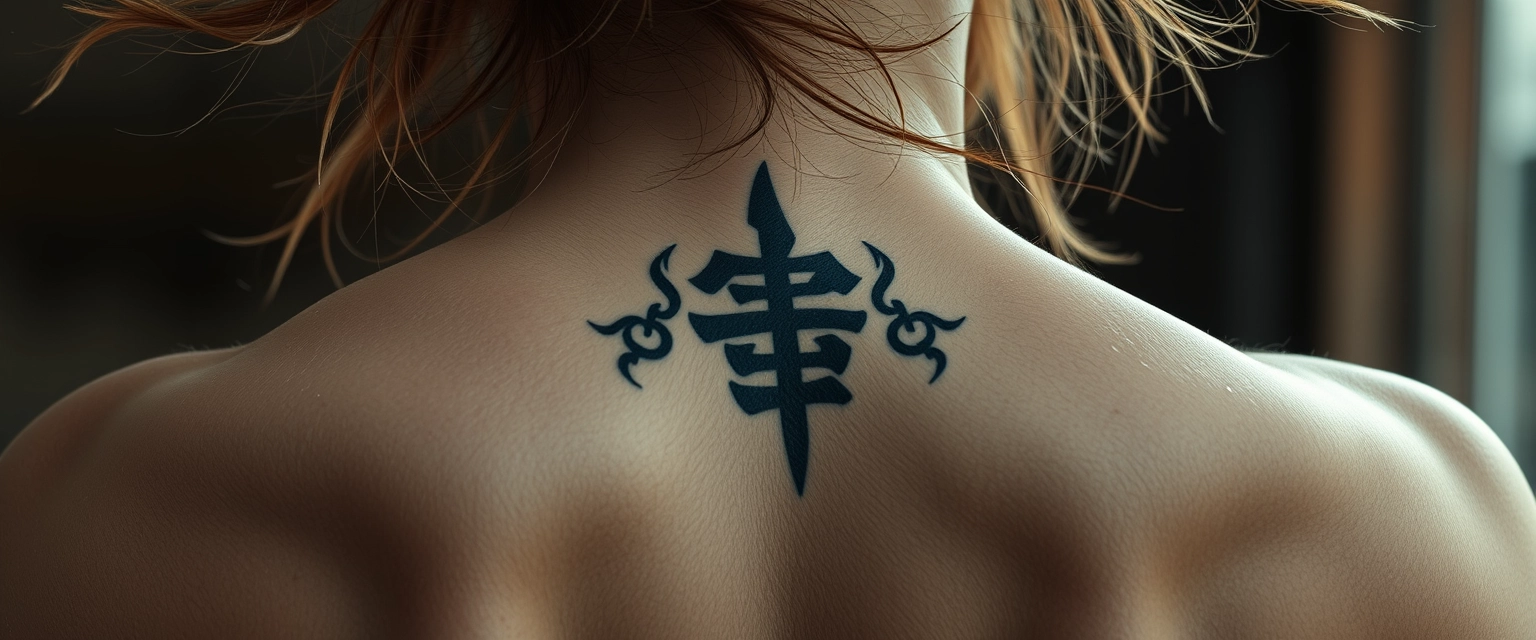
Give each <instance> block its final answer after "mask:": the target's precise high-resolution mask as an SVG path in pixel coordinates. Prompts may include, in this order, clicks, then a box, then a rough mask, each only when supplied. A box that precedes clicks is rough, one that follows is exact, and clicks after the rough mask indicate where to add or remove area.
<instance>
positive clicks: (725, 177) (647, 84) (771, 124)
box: [513, 0, 984, 234]
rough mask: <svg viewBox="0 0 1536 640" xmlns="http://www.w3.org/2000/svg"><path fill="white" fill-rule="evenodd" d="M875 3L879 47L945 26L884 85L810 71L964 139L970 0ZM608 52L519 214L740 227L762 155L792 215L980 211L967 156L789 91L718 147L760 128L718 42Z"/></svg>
mask: <svg viewBox="0 0 1536 640" xmlns="http://www.w3.org/2000/svg"><path fill="white" fill-rule="evenodd" d="M869 4H872V5H876V4H878V5H879V7H876V8H878V9H879V13H881V14H883V15H884V16H885V17H884V18H881V19H878V20H877V19H870V20H867V21H864V22H862V23H860V24H863V25H865V26H864V27H863V28H866V29H870V30H874V31H877V33H871V34H867V36H868V37H870V39H871V40H872V41H878V40H876V39H877V38H879V37H881V36H882V35H883V34H888V33H890V32H893V31H896V30H898V29H902V30H904V31H902V33H903V34H910V35H899V36H897V37H910V38H913V39H918V40H923V39H928V38H931V37H933V36H936V35H938V34H939V33H941V32H944V31H945V30H946V29H949V31H948V33H947V34H946V35H945V36H944V37H943V38H941V39H939V40H938V41H936V42H934V43H933V44H932V45H931V46H929V47H926V48H925V49H923V50H921V51H920V52H918V53H916V54H913V55H907V56H903V57H901V58H900V59H895V60H890V61H888V67H889V69H888V70H889V73H890V79H889V80H887V79H886V77H885V75H884V74H883V73H882V72H881V71H879V70H877V69H868V68H860V69H853V70H850V69H846V68H838V69H833V68H819V69H818V68H811V69H810V70H811V71H813V72H815V75H816V77H819V78H824V79H829V80H830V83H831V84H832V88H833V89H834V91H836V92H837V93H838V95H839V96H841V97H844V98H846V99H848V100H849V101H850V102H853V103H854V104H857V105H860V106H863V107H865V108H867V109H869V110H870V111H871V112H874V113H880V114H886V115H889V116H891V117H892V119H893V120H897V119H898V118H899V119H901V120H904V123H905V125H906V126H907V128H908V129H910V130H912V131H914V132H916V133H919V134H922V135H926V136H929V137H932V138H935V139H938V140H942V141H944V142H946V143H949V144H952V145H960V144H963V131H964V124H965V123H964V113H965V101H966V99H967V95H966V93H965V89H964V86H963V85H964V69H965V49H966V35H967V27H968V22H962V21H961V19H962V17H963V16H964V14H965V12H966V11H968V10H969V7H968V5H969V3H968V2H952V1H942V2H938V1H924V0H907V1H904V2H890V3H869ZM887 4H889V5H891V6H885V5H887ZM961 5H964V6H961ZM865 8H866V9H869V8H870V7H865ZM893 16H899V18H898V17H893ZM658 21H659V20H658ZM957 23H958V26H956V25H957ZM950 27H955V28H953V29H950ZM694 33H705V32H704V31H701V30H700V31H695V32H694ZM605 60H607V61H606V62H604V63H603V64H602V65H601V66H600V67H598V68H597V69H596V70H595V72H594V77H593V81H592V82H591V83H590V85H589V86H590V89H589V90H588V91H587V92H586V94H585V95H584V96H582V99H581V100H580V102H579V104H577V106H576V108H575V109H574V110H572V111H571V115H570V116H568V118H569V120H568V122H569V124H568V125H566V126H563V127H555V126H551V127H550V130H551V131H550V133H549V139H548V141H547V143H546V144H548V145H549V148H551V149H555V150H556V151H555V152H554V153H553V154H552V157H551V158H548V159H547V160H546V161H545V162H542V163H540V164H541V165H542V166H539V167H537V168H536V170H535V171H534V172H533V173H532V175H531V177H530V184H529V187H530V190H531V191H530V193H529V195H528V197H527V198H526V199H525V200H524V202H523V203H522V204H520V205H519V206H518V208H517V209H518V211H516V212H514V214H513V216H514V217H517V216H519V215H524V214H532V215H535V216H542V215H544V214H548V215H551V216H559V217H561V218H563V221H562V224H563V225H583V226H585V225H591V226H592V227H593V228H600V229H609V230H612V231H613V232H615V233H634V232H639V231H640V230H641V229H642V228H649V229H663V230H670V232H671V233H678V232H684V233H689V234H695V233H702V232H705V231H706V230H707V229H722V230H729V231H730V232H732V233H736V232H737V230H739V229H740V228H741V224H742V218H741V215H742V214H741V210H740V209H741V203H742V202H743V200H742V198H744V197H745V195H746V193H747V189H748V188H749V186H750V185H751V180H752V176H753V173H754V172H755V171H756V168H757V166H758V165H759V164H760V163H762V162H765V161H766V162H767V163H768V165H769V168H770V171H771V172H772V174H773V178H774V181H775V183H776V188H777V189H778V191H779V197H780V198H781V199H782V200H784V201H785V204H786V206H787V207H790V208H791V210H792V211H793V207H795V205H796V204H800V205H802V206H801V207H800V209H804V210H808V212H809V210H815V211H814V213H813V214H812V215H815V216H817V217H818V218H820V217H823V216H831V217H833V218H837V219H839V220H840V221H842V222H845V223H856V222H859V221H858V220H855V219H857V218H869V220H867V222H870V223H875V222H876V221H875V220H874V219H875V218H880V221H881V222H887V223H888V222H890V221H891V216H889V215H888V212H883V211H879V209H878V208H879V207H880V206H882V205H884V206H900V205H902V204H903V203H909V205H910V204H919V203H932V202H935V200H936V199H937V200H941V201H944V202H951V201H953V202H955V203H959V204H961V205H962V208H967V209H971V210H975V212H979V209H976V207H975V206H974V204H973V203H972V202H971V200H970V185H969V180H968V179H967V174H966V168H965V163H964V161H963V160H962V159H961V158H958V157H954V156H946V157H941V156H937V155H934V154H931V153H928V152H925V151H921V150H917V149H915V148H913V147H910V146H904V145H901V144H898V143H895V142H891V141H883V140H878V139H877V138H876V136H875V134H873V133H872V132H869V131H865V130H862V129H859V128H857V127H856V126H855V125H853V124H851V123H848V122H846V121H844V120H841V119H840V118H838V117H837V116H835V115H833V114H831V113H828V112H825V111H823V110H820V109H819V108H814V107H808V106H805V105H803V104H799V103H796V102H795V101H794V100H793V99H790V98H789V97H788V96H781V97H780V99H779V100H778V101H777V105H778V108H777V110H776V111H775V113H774V114H773V116H774V117H773V118H771V119H770V120H769V121H768V123H767V126H766V127H765V128H764V129H763V130H762V131H760V132H758V133H757V134H756V135H753V136H752V137H751V138H750V139H748V140H747V141H746V142H745V143H744V144H742V145H740V146H739V147H736V148H731V149H728V150H726V151H724V152H721V153H715V154H711V153H710V152H712V151H716V150H719V149H721V148H722V147H725V146H728V145H729V143H731V142H733V141H735V140H737V139H739V138H740V136H742V134H743V133H745V132H748V131H750V130H752V129H753V128H754V125H755V124H756V122H757V116H758V115H759V113H758V111H757V109H756V108H755V107H756V105H755V104H754V103H753V102H751V101H749V100H747V99H745V98H746V97H747V96H749V95H750V94H749V93H748V91H749V89H748V87H750V86H751V85H750V84H748V83H749V77H750V76H749V75H748V74H746V73H745V72H744V71H743V70H742V68H741V66H740V64H739V62H738V61H737V60H736V59H735V57H734V56H733V55H730V54H727V53H726V52H725V50H724V49H723V47H719V46H717V44H716V43H713V42H709V41H706V40H703V39H702V38H700V37H698V36H695V40H691V41H690V44H689V50H688V51H687V52H682V53H678V54H676V55H672V56H666V57H662V58H657V57H654V56H639V55H635V56H630V57H626V56H625V55H624V52H623V51H622V50H620V51H619V52H618V53H616V54H613V55H609V56H605ZM806 64H807V65H816V64H818V63H817V62H816V61H807V63H806ZM893 86H894V87H893ZM898 105H899V108H898ZM898 114H899V115H898ZM558 119H559V117H551V118H550V120H551V121H555V120H558ZM554 124H564V123H560V122H556V123H554ZM834 131H836V132H834ZM837 132H841V133H837ZM843 134H851V135H843ZM807 196H811V197H807ZM614 203H626V204H625V206H614ZM642 203H646V204H653V205H655V206H641V205H642ZM572 209H576V211H573V210H572ZM950 210H953V207H950ZM972 213H973V212H970V211H968V212H967V213H966V214H965V215H971V214H972ZM930 215H931V214H930ZM981 215H984V214H981ZM931 222H937V221H931Z"/></svg>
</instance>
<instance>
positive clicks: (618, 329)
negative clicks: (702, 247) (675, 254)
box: [587, 244, 682, 389]
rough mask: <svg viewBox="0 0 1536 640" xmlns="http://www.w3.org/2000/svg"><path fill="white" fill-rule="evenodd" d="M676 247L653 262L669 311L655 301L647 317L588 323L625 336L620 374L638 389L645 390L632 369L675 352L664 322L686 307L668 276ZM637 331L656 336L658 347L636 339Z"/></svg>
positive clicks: (607, 333)
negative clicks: (670, 261) (638, 363)
mask: <svg viewBox="0 0 1536 640" xmlns="http://www.w3.org/2000/svg"><path fill="white" fill-rule="evenodd" d="M676 248H677V245H675V244H674V245H672V246H670V247H667V248H665V249H662V250H661V253H659V254H656V259H654V260H652V261H651V282H654V283H656V288H657V289H660V290H661V295H663V296H666V298H667V308H665V309H663V308H661V303H660V302H655V303H652V304H651V307H650V308H649V309H646V310H645V317H644V318H642V317H640V316H624V317H622V318H619V319H618V320H617V321H615V322H614V323H613V324H610V325H600V324H597V323H596V322H593V321H591V320H588V321H587V324H588V325H591V327H592V328H593V329H596V330H597V332H598V333H601V334H603V335H605V336H611V335H613V334H615V333H621V334H622V337H623V338H624V346H625V347H626V348H628V349H629V351H628V352H626V353H624V354H623V355H620V356H619V373H621V374H623V375H624V379H625V380H628V381H629V383H630V384H632V385H635V388H636V389H640V388H642V387H641V386H640V383H638V382H635V377H634V376H632V375H630V373H629V368H630V367H632V366H634V364H635V363H637V362H639V361H640V360H641V359H642V358H644V359H646V360H660V359H662V358H665V357H667V354H668V353H671V352H672V332H671V331H668V330H667V325H664V324H662V323H661V321H662V320H670V319H671V318H672V316H675V315H677V310H678V309H680V308H682V300H681V299H680V298H678V295H677V287H674V286H672V283H671V282H670V281H668V280H667V275H666V271H667V261H668V260H669V259H670V258H671V257H672V250H673V249H676ZM635 329H640V330H642V331H643V333H644V335H645V337H647V338H649V337H651V335H652V334H655V335H656V341H657V344H656V346H654V347H647V346H645V345H642V344H640V342H639V341H637V340H635Z"/></svg>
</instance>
